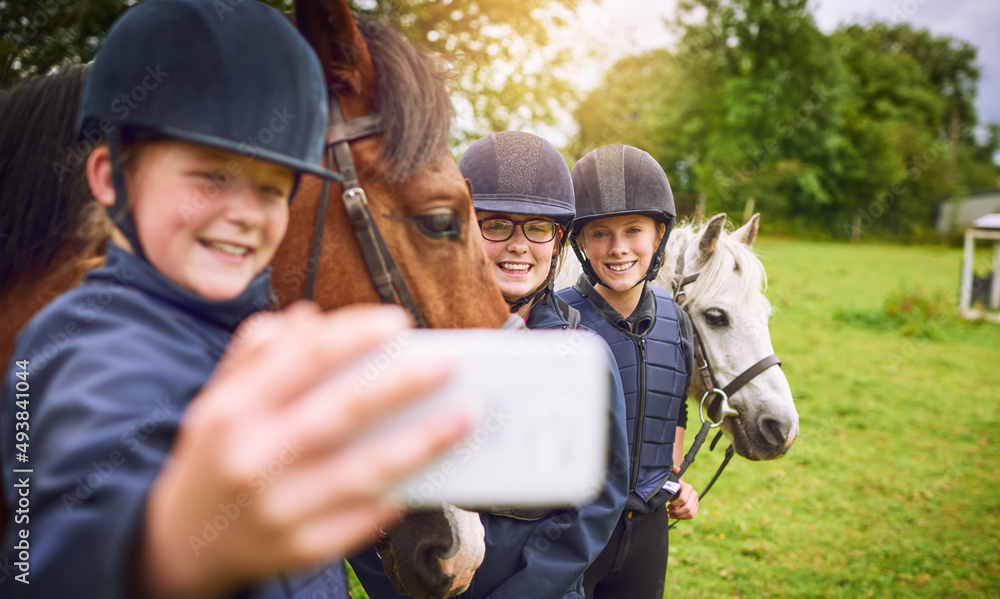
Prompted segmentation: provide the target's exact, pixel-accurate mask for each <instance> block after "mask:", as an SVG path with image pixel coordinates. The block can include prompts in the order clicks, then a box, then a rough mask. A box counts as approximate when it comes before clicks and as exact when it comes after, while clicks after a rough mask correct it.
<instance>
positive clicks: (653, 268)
mask: <svg viewBox="0 0 1000 599" xmlns="http://www.w3.org/2000/svg"><path fill="white" fill-rule="evenodd" d="M666 249H667V236H666V235H664V236H663V237H662V238H661V239H660V245H659V247H657V248H656V252H654V253H653V259H652V260H650V261H649V266H648V267H647V268H646V274H645V275H643V277H642V278H641V279H639V280H638V281H636V282H635V285H632V287H630V289H635V288H636V287H638V286H639V285H642V284H643V283H646V282H647V281H648V282H650V283H652V282H653V281H654V280H655V279H656V275H657V273H659V272H660V268H661V267H662V266H663V259H664V254H665V252H666ZM573 253H575V254H576V258H577V260H579V261H580V266H581V267H583V272H584V274H586V275H587V278H588V279H590V284H591V285H593V286H594V287H597V286H598V285H604V286H605V287H607V288H608V289H610V288H611V287H610V286H608V284H607V283H605V282H604V281H602V280H601V278H600V277H599V276H597V271H595V270H594V267H593V265H592V264H591V263H590V258H588V257H587V255H586V254H584V253H583V250H581V249H580V247H579V246H578V245H577V244H573Z"/></svg>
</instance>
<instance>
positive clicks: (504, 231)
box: [479, 218, 559, 243]
mask: <svg viewBox="0 0 1000 599" xmlns="http://www.w3.org/2000/svg"><path fill="white" fill-rule="evenodd" d="M518 225H521V231H523V232H524V236H525V238H527V240H528V241H530V242H532V243H548V242H549V241H552V240H553V239H555V237H556V233H557V232H558V231H559V225H558V224H557V223H554V222H552V221H550V220H542V219H533V220H510V219H509V218H484V219H482V220H481V221H479V230H480V231H482V233H483V239H486V240H488V241H507V240H508V239H510V238H511V237H512V236H513V235H514V229H516V228H517V226H518Z"/></svg>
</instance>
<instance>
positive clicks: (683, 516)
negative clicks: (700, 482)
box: [667, 466, 698, 520]
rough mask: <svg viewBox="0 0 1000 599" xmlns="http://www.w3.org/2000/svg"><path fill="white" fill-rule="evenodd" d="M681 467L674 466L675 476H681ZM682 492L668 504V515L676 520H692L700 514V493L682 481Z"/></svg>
mask: <svg viewBox="0 0 1000 599" xmlns="http://www.w3.org/2000/svg"><path fill="white" fill-rule="evenodd" d="M680 472H681V469H680V467H679V466H674V474H680ZM680 483H681V490H680V493H678V494H677V498H676V499H674V500H673V501H671V502H670V503H668V504H667V515H669V516H670V517H671V518H674V519H676V520H690V519H692V518H694V517H695V514H697V513H698V491H695V490H694V487H692V486H691V485H689V484H687V483H686V482H684V479H683V478H682V479H680Z"/></svg>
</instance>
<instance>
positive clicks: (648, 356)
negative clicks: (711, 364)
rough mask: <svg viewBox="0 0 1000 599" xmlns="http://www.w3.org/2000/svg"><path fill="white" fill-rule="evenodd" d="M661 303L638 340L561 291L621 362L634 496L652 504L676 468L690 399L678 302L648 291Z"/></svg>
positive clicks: (574, 295)
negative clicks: (684, 407)
mask: <svg viewBox="0 0 1000 599" xmlns="http://www.w3.org/2000/svg"><path fill="white" fill-rule="evenodd" d="M648 289H650V290H651V291H652V292H653V297H654V298H655V300H656V317H655V319H654V322H653V326H652V327H650V328H649V329H648V330H647V331H646V333H645V334H643V335H635V334H632V333H630V332H628V331H625V330H622V329H621V328H619V327H618V326H616V325H615V324H614V323H612V322H609V321H608V320H607V319H606V318H605V317H604V316H603V315H602V314H601V313H600V312H598V311H597V310H596V309H595V308H594V307H593V306H592V305H591V304H590V302H589V301H587V298H585V297H584V296H583V295H582V294H580V292H579V291H577V290H576V289H574V288H568V289H563V290H561V291H559V294H558V295H559V297H560V298H562V299H563V300H564V301H566V303H568V304H569V305H570V306H571V307H573V308H576V309H577V310H579V312H580V319H581V320H580V326H583V327H586V328H588V329H591V330H593V331H595V332H597V333H598V334H599V335H601V336H602V337H604V340H605V341H607V343H608V345H609V346H610V347H611V351H612V352H613V353H614V355H615V360H617V362H618V370H619V372H620V373H621V378H622V385H623V386H624V390H625V409H626V412H627V414H626V423H625V429H626V431H627V432H628V450H629V455H630V457H631V466H630V473H629V491H630V492H632V491H634V492H635V493H636V494H638V495H639V497H641V498H642V499H643V500H644V501H648V500H649V499H650V498H652V496H653V495H655V494H656V492H657V491H659V490H660V488H661V487H662V486H663V483H664V482H665V481H666V479H667V475H669V474H670V471H671V469H672V468H673V463H674V459H673V451H674V435H675V433H676V432H677V416H678V414H679V413H680V409H681V404H682V403H683V402H684V400H685V397H684V395H685V391H686V389H685V385H686V382H687V361H686V360H685V358H684V352H683V350H682V349H681V338H680V330H679V328H678V324H677V310H676V308H675V306H674V300H673V298H671V297H670V295H668V294H667V292H666V291H663V290H662V289H659V288H658V287H653V286H650V287H648Z"/></svg>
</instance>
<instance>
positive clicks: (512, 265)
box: [499, 262, 531, 275]
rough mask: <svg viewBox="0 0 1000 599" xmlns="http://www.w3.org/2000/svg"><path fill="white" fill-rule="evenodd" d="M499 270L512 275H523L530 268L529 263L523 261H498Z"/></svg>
mask: <svg viewBox="0 0 1000 599" xmlns="http://www.w3.org/2000/svg"><path fill="white" fill-rule="evenodd" d="M499 266H500V270H502V271H503V272H505V273H508V274H513V275H523V274H526V273H527V272H528V271H529V270H531V265H530V264H527V263H525V262H500V263H499Z"/></svg>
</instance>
